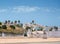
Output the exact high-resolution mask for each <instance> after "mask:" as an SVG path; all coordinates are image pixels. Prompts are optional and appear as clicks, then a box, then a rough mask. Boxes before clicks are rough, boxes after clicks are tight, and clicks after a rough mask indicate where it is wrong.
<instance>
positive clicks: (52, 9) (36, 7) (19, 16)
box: [0, 0, 60, 26]
mask: <svg viewBox="0 0 60 44" xmlns="http://www.w3.org/2000/svg"><path fill="white" fill-rule="evenodd" d="M5 20H11V21H15V20H20V21H21V23H27V22H31V21H32V20H34V21H35V23H37V24H41V25H48V26H60V0H0V21H2V22H4V21H5Z"/></svg>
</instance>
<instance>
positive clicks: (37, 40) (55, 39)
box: [0, 37, 60, 43]
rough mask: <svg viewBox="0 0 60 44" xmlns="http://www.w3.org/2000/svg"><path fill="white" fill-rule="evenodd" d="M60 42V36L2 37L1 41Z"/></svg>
mask: <svg viewBox="0 0 60 44" xmlns="http://www.w3.org/2000/svg"><path fill="white" fill-rule="evenodd" d="M26 42H27V43H28V42H60V38H47V39H43V38H28V37H0V43H26Z"/></svg>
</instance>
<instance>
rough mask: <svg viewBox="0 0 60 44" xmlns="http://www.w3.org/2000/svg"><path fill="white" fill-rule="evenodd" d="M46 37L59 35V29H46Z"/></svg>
mask: <svg viewBox="0 0 60 44" xmlns="http://www.w3.org/2000/svg"><path fill="white" fill-rule="evenodd" d="M47 37H60V31H48V32H47Z"/></svg>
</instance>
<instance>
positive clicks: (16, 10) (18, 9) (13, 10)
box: [0, 6, 40, 13]
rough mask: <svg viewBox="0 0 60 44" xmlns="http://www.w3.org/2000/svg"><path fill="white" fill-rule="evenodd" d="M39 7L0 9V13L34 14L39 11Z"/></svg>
mask: <svg viewBox="0 0 60 44" xmlns="http://www.w3.org/2000/svg"><path fill="white" fill-rule="evenodd" d="M39 9H40V8H39V7H30V6H16V7H9V8H6V9H0V13H4V12H7V13H28V12H34V11H37V10H39Z"/></svg>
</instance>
